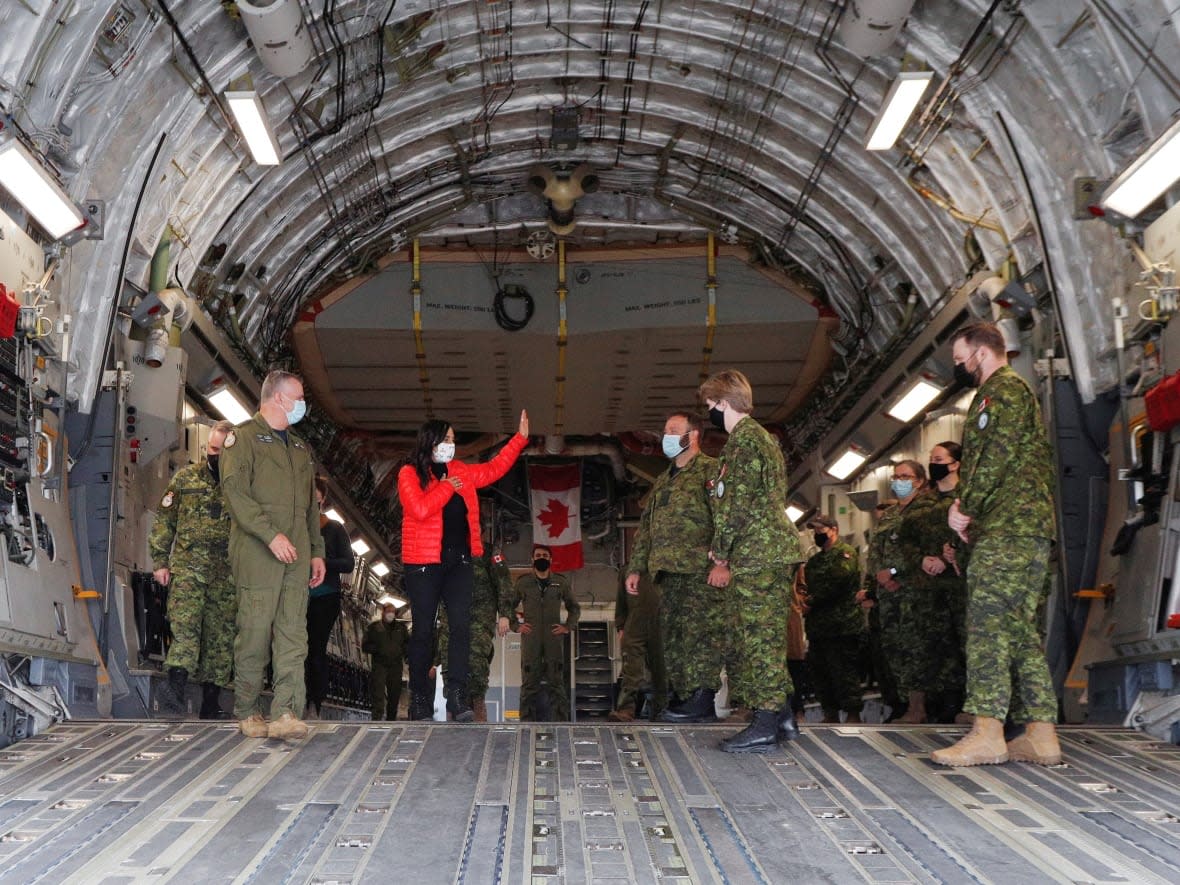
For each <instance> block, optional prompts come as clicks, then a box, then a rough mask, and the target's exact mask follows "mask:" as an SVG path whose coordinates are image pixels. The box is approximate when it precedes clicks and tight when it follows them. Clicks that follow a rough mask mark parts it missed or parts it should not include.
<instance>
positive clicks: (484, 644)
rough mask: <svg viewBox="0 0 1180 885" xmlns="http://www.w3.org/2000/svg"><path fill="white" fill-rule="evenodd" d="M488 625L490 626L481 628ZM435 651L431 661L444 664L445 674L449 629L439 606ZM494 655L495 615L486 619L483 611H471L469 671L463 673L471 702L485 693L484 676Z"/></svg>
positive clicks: (489, 670) (486, 677) (486, 688)
mask: <svg viewBox="0 0 1180 885" xmlns="http://www.w3.org/2000/svg"><path fill="white" fill-rule="evenodd" d="M485 625H490V626H485ZM436 635H437V639H438V651H437V652H436V654H435V656H434V659H435V662H436V663H438V662H441V663H442V664H443V665H444V668H443V672H444V675H445V674H446V668H445V664H446V663H447V657H448V652H449V651H450V635H451V631H450V627H449V625H448V624H447V610H446V607H445V606H440V607H439V612H438V630H437V634H436ZM495 653H496V614H495V612H492V613H491V615H490V616H489V615H488V614H487V613H486V612H481V611H478V610H477V609H475V608H472V609H471V654H470V655H469V657H468V661H469V662H470V663H469V667H470V669H469V671H468V673H467V695H468V697H470V698H471V699H472V700H474V699H476V698H483V697H484V696H485V695H486V694H487V693H488V681H489V679H488V677H489V674H490V673H491V669H492V657H493V655H495Z"/></svg>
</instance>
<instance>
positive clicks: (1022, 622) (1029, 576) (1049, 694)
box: [963, 537, 1057, 724]
mask: <svg viewBox="0 0 1180 885" xmlns="http://www.w3.org/2000/svg"><path fill="white" fill-rule="evenodd" d="M1048 562H1049V541H1048V540H1046V539H1044V538H1018V537H1009V538H1005V537H987V538H984V539H983V540H981V541H980V542H979V543H978V544H976V545H975V548H974V549H973V550H972V552H971V564H970V565H969V566H968V569H967V592H968V607H967V702H966V703H965V704H964V705H963V709H964V710H965V711H966V712H968V713H974V714H976V715H977V716H987V717H990V718H993V719H1001V720H1002V719H1004V718H1005V716H1007V715H1008V713H1009V711H1011V713H1012V718H1013V721H1014V722H1017V723H1018V724H1019V723H1023V722H1056V721H1057V697H1056V695H1055V694H1054V692H1053V682H1052V679H1051V678H1050V676H1049V667H1048V665H1047V664H1046V662H1045V653H1044V651H1043V650H1042V648H1041V640H1040V637H1039V636H1038V634H1037V625H1036V613H1037V605H1038V603H1039V601H1040V599H1041V597H1042V595H1043V594H1042V591H1043V587H1044V577H1045V571H1046V569H1047V568H1048Z"/></svg>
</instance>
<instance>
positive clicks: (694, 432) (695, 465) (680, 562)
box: [624, 412, 729, 722]
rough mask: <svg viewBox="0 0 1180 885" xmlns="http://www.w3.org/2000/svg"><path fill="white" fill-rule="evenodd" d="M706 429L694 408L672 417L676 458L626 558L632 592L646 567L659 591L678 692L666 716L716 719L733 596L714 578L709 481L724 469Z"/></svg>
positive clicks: (670, 449)
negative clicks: (706, 448)
mask: <svg viewBox="0 0 1180 885" xmlns="http://www.w3.org/2000/svg"><path fill="white" fill-rule="evenodd" d="M703 429H704V422H703V421H702V420H701V418H700V417H699V416H697V415H691V414H689V413H687V412H674V413H672V414H671V415H669V416H668V417H667V419H666V420H665V422H664V435H663V438H662V440H661V448H662V450H663V452H664V456H665V457H666V458H668V459H669V460H670V461H671V463H670V464H669V465H668V469H667V470H666V471H664V472H663V473H661V474H660V475H659V477H657V478H656V481H655V483H654V484H653V485H652V487H651V492H649V493H648V496H647V503H646V504H645V505H644V508H643V514H642V515H641V516H640V518H639V528H638V530H637V531H636V532H635V543H634V545H633V546H632V549H631V558H630V561H629V562H628V563H627V582H626V586H627V592H628V593H636V592H638V587H639V578H640V575H641V574H645V573H646V574H647V575H648V576H650V578H651V580H652V582H653V583H655V584H656V585H657V586H658V589H659V591H660V598H661V599H660V614H661V618H662V620H663V631H664V636H665V642H664V661H665V664H666V667H667V673H668V680H669V681H670V683H671V686H672V689H673V690H674V691H675V692H676V693H677V696H678V698H679V701H678V703H676V704H674V705H673V706H672V707H669V708H668V709H667V710H665V711H664V712H663V713H662V714H661V716H660V718H661V719H662V720H663V721H665V722H712V721H714V720H716V718H717V714H716V706H715V698H716V694H717V690H718V689H720V688H721V668H722V667H723V666H724V664H723V661H722V650H723V649H724V648H725V645H726V642H727V641H728V636H729V624H728V622H727V620H726V618H727V614H728V611H729V597H728V595H727V593H726V591H724V590H719V589H717V588H716V587H710V586H709V581H708V576H709V567H710V563H709V544H710V542H711V541H712V540H713V499H712V497H711V496H710V494H709V487H708V486H709V482H710V481H711V480H712V479H713V478H714V477H715V476H716V475H717V460H716V459H715V458H710V457H709V456H708V455H706V454H704V453H703V452H701V432H702V430H703ZM624 635H626V634H624Z"/></svg>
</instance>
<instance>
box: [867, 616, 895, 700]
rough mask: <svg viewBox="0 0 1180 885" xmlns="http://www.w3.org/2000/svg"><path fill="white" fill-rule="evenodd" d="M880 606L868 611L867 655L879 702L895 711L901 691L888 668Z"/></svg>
mask: <svg viewBox="0 0 1180 885" xmlns="http://www.w3.org/2000/svg"><path fill="white" fill-rule="evenodd" d="M880 608H881V607H880V604H879V603H878V604H877V605H875V606H873V608H871V609H869V616H868V625H869V638H868V654H869V662H870V664H871V666H872V675H873V679H874V680H875V681H876V683H877V688H878V689H880V691H881V700H882V701H884V702H885V703H886V704H888V705H889V706H890V707H892V708H894V709H896V708H897V707H898V706H899V704H900V703H901V697H900V694H901V690H900V688H898V685H897V677H896V676H895V675H894V673H893V670H892V669H891V668H890V666H889V659H888V657H887V656H886V654H885V643H884V639H883V635H884V631H883V630H882V629H881V613H880Z"/></svg>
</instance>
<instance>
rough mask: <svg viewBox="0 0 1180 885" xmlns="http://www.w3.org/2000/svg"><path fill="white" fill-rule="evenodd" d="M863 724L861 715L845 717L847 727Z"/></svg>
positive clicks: (850, 714) (854, 714) (855, 714)
mask: <svg viewBox="0 0 1180 885" xmlns="http://www.w3.org/2000/svg"><path fill="white" fill-rule="evenodd" d="M861 722H862V720H861V718H860V714H859V713H848V714H846V715H845V716H844V724H845V725H860V724H861Z"/></svg>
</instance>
